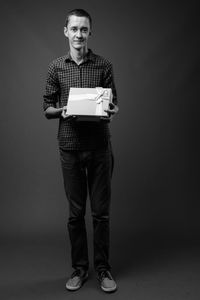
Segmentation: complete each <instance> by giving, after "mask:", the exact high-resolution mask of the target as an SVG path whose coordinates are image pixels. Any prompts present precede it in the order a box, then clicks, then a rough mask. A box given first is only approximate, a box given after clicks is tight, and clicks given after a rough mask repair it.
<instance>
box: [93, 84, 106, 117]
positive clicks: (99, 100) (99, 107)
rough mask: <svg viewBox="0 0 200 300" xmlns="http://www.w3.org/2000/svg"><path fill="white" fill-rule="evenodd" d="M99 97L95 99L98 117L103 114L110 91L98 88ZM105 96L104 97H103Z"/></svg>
mask: <svg viewBox="0 0 200 300" xmlns="http://www.w3.org/2000/svg"><path fill="white" fill-rule="evenodd" d="M96 91H97V96H96V98H95V101H96V104H98V105H97V106H96V112H95V114H96V115H101V114H102V113H103V100H109V99H108V98H107V97H106V96H108V91H107V90H104V89H103V88H101V87H97V88H96ZM103 96H104V97H103Z"/></svg>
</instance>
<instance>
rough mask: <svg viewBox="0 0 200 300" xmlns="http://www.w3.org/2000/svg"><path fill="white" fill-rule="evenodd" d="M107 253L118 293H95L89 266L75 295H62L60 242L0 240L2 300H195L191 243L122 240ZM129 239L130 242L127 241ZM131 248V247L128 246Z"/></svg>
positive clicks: (197, 282)
mask: <svg viewBox="0 0 200 300" xmlns="http://www.w3.org/2000/svg"><path fill="white" fill-rule="evenodd" d="M124 240H126V242H123V245H122V244H121V243H120V242H117V239H116V241H115V243H113V245H112V248H111V253H112V260H111V263H112V265H113V275H114V277H115V279H116V281H117V283H118V290H117V292H116V293H113V294H105V293H104V292H103V291H101V290H100V288H99V285H98V282H97V280H96V274H95V273H94V272H93V270H92V267H91V270H90V275H89V280H88V281H87V282H86V283H85V284H84V286H83V287H82V288H81V289H80V290H79V291H76V292H69V291H67V290H65V282H66V279H67V276H68V275H69V274H70V272H71V271H72V270H71V267H70V263H69V249H68V247H67V245H66V242H65V241H45V240H37V241H35V240H28V241H27V240H26V239H24V240H21V239H19V240H18V239H15V240H14V241H13V240H8V241H5V242H4V243H3V244H2V245H1V247H0V251H1V253H0V275H1V278H0V297H1V299H2V300H11V299H13V300H17V299H19V300H23V299H26V300H33V299H37V300H40V299H42V300H45V299H48V300H51V299H56V300H57V299H58V300H62V299H74V300H75V299H95V300H98V299H108V298H109V299H123V300H126V299H127V300H129V299H134V300H151V299H152V300H172V299H174V300H184V299H188V300H199V299H200V245H199V243H197V242H194V241H187V242H183V241H178V242H177V241H175V240H173V241H169V240H168V241H166V240H165V241H163V240H162V241H161V240H159V239H151V238H150V237H145V238H135V239H133V238H132V239H131V238H130V237H129V239H128V237H127V239H126V238H124ZM133 240H134V242H133ZM133 244H134V245H133Z"/></svg>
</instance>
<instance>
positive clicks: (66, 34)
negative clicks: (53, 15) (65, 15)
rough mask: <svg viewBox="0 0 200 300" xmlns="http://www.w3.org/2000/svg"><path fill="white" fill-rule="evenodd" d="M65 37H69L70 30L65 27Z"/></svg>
mask: <svg viewBox="0 0 200 300" xmlns="http://www.w3.org/2000/svg"><path fill="white" fill-rule="evenodd" d="M64 35H65V36H66V37H68V29H67V27H64Z"/></svg>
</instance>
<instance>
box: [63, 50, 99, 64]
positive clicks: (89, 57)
mask: <svg viewBox="0 0 200 300" xmlns="http://www.w3.org/2000/svg"><path fill="white" fill-rule="evenodd" d="M89 60H91V61H94V60H95V55H94V53H93V52H92V50H91V49H88V52H87V53H86V55H85V57H84V62H86V61H89ZM65 61H66V62H67V61H73V59H72V57H71V55H70V51H69V52H68V53H67V55H65Z"/></svg>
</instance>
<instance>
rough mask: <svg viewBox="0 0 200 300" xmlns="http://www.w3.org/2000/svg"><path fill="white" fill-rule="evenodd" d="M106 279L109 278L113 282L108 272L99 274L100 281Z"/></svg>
mask: <svg viewBox="0 0 200 300" xmlns="http://www.w3.org/2000/svg"><path fill="white" fill-rule="evenodd" d="M104 278H108V279H110V280H112V276H111V275H110V273H109V272H108V271H106V270H105V271H101V272H99V279H100V280H101V281H102V280H103V279H104Z"/></svg>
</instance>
